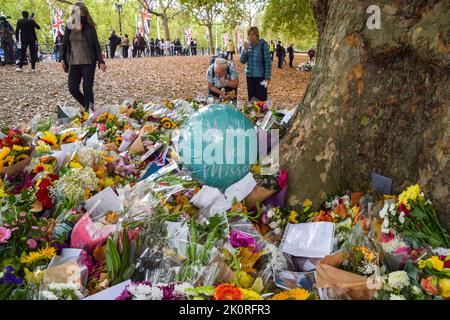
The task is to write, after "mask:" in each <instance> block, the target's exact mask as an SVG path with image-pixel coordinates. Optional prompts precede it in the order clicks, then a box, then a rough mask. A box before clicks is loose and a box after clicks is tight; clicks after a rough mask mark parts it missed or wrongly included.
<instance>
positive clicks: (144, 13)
mask: <svg viewBox="0 0 450 320" xmlns="http://www.w3.org/2000/svg"><path fill="white" fill-rule="evenodd" d="M155 5H156V2H155V0H153V1H152V2H151V3H150V4H149V3H148V0H146V1H145V5H144V8H142V10H141V13H140V16H141V19H140V20H141V21H139V22H140V23H139V33H140V34H143V35H144V37H145V39H146V40H147V41H148V35H149V34H150V23H151V21H152V14H151V13H150V12H149V10H152V9H153V8H154V7H155Z"/></svg>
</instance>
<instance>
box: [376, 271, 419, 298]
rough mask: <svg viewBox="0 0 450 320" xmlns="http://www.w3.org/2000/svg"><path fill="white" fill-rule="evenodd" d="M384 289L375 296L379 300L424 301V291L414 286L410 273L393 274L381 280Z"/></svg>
mask: <svg viewBox="0 0 450 320" xmlns="http://www.w3.org/2000/svg"><path fill="white" fill-rule="evenodd" d="M381 283H382V287H381V289H380V290H379V291H378V292H377V293H376V294H375V299H377V300H424V299H425V294H424V292H423V291H422V289H421V288H420V287H418V286H416V285H414V284H413V279H411V278H410V276H409V274H408V272H406V271H403V270H400V271H394V272H391V273H389V274H387V275H385V276H383V277H382V278H381Z"/></svg>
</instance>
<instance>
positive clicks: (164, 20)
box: [162, 15, 170, 41]
mask: <svg viewBox="0 0 450 320" xmlns="http://www.w3.org/2000/svg"><path fill="white" fill-rule="evenodd" d="M162 24H163V28H164V36H165V40H166V41H167V40H169V41H170V30H169V18H168V17H167V15H164V16H162Z"/></svg>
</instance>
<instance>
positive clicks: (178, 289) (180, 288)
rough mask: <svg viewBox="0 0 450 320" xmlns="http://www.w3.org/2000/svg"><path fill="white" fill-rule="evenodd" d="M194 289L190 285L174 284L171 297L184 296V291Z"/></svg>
mask: <svg viewBox="0 0 450 320" xmlns="http://www.w3.org/2000/svg"><path fill="white" fill-rule="evenodd" d="M192 288H194V287H193V286H192V285H191V284H190V283H187V282H186V283H181V284H176V285H175V287H174V289H173V295H176V296H183V297H184V296H186V293H185V291H186V289H192Z"/></svg>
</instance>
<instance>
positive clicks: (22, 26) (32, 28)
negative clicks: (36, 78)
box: [16, 11, 41, 71]
mask: <svg viewBox="0 0 450 320" xmlns="http://www.w3.org/2000/svg"><path fill="white" fill-rule="evenodd" d="M22 17H23V18H22V19H20V20H19V21H17V27H16V41H17V42H20V43H21V44H22V46H21V50H20V61H19V66H18V68H17V69H16V71H22V68H23V64H24V62H25V59H26V53H27V48H30V58H31V70H32V71H35V70H36V42H37V36H36V29H41V27H40V26H39V25H38V24H37V23H36V22H35V21H34V20H33V19H32V18H31V19H30V15H29V13H28V11H22Z"/></svg>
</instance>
